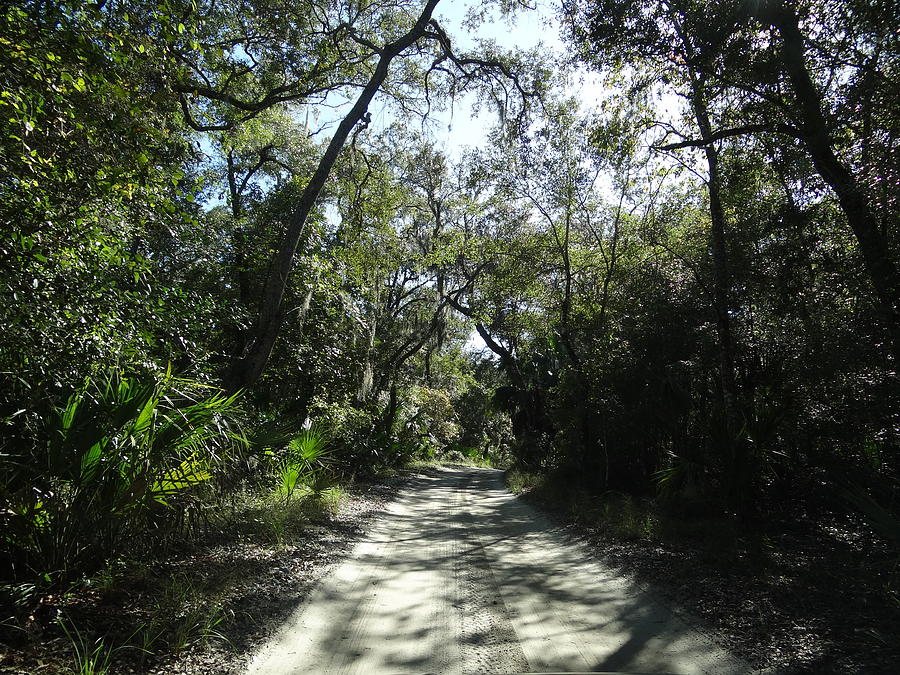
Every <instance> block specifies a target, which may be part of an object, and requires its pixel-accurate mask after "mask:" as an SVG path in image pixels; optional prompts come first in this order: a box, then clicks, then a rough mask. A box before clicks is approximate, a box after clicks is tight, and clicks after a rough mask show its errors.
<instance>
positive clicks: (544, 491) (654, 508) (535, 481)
mask: <svg viewBox="0 0 900 675" xmlns="http://www.w3.org/2000/svg"><path fill="white" fill-rule="evenodd" d="M506 486H507V488H508V489H509V491H510V492H512V493H514V494H517V495H525V496H527V497H528V498H529V499H532V500H534V501H536V502H538V503H539V504H540V505H542V506H544V507H545V508H547V509H549V510H550V511H553V512H556V513H558V514H560V515H561V516H562V517H564V518H565V519H566V520H567V521H570V522H577V523H579V524H581V525H584V526H587V527H589V528H591V529H594V530H596V531H598V532H601V533H603V534H604V535H607V536H610V537H612V538H614V539H621V540H625V541H633V540H638V539H640V540H649V541H662V542H667V543H685V542H687V543H688V544H690V545H691V546H694V547H697V548H699V549H701V550H706V551H708V553H709V554H710V555H715V556H719V555H727V554H730V553H731V552H733V548H734V545H735V542H736V539H737V538H738V537H739V535H740V533H739V532H738V531H737V529H736V526H735V524H734V522H732V521H731V520H729V519H728V518H726V517H713V516H698V515H694V516H692V517H684V516H681V515H679V514H677V513H672V512H670V511H669V510H668V509H667V508H666V506H665V504H664V503H661V502H660V501H658V500H656V499H650V498H640V497H635V496H632V495H628V494H625V493H622V492H617V491H614V490H608V491H606V492H603V493H601V494H593V493H591V492H590V491H589V490H586V489H584V488H582V487H579V486H577V485H572V484H571V481H570V479H569V477H568V476H563V475H561V474H554V473H550V474H538V473H534V472H528V471H523V470H522V469H519V468H512V469H509V470H507V472H506Z"/></svg>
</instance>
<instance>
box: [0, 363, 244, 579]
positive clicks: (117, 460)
mask: <svg viewBox="0 0 900 675" xmlns="http://www.w3.org/2000/svg"><path fill="white" fill-rule="evenodd" d="M238 414H239V410H238V408H237V406H236V396H224V395H222V394H221V393H219V392H217V391H215V390H210V389H209V388H207V387H205V386H203V385H201V384H199V383H197V382H193V381H190V380H185V379H180V378H176V377H174V376H173V375H172V374H171V372H168V373H166V374H165V375H163V376H161V377H158V376H143V377H131V376H126V375H123V374H120V373H117V372H110V373H107V374H106V375H103V376H101V377H97V378H89V379H87V380H86V381H85V383H84V385H83V386H81V387H80V388H78V389H77V390H76V391H74V392H73V393H72V394H71V395H70V396H69V397H68V399H67V400H65V402H64V403H62V404H61V405H58V406H55V407H53V409H52V412H51V414H49V415H47V416H46V417H45V420H46V422H45V423H44V425H43V426H38V427H36V429H35V436H34V439H33V442H32V443H31V444H27V445H26V444H24V443H21V442H20V443H21V445H22V446H25V447H12V448H10V449H9V450H8V451H7V452H6V453H5V454H4V456H2V457H0V462H2V464H0V469H2V473H0V481H2V482H0V490H2V492H0V502H2V503H0V506H2V513H3V515H2V519H3V521H4V522H3V528H2V533H3V534H2V535H0V536H2V540H0V541H2V545H3V547H4V548H5V549H6V553H8V554H9V556H10V559H11V560H13V564H14V565H16V566H18V567H19V569H14V570H12V571H13V573H14V574H16V575H20V574H26V575H34V573H36V572H37V573H39V574H41V575H44V576H45V577H55V578H67V577H71V576H72V575H73V574H76V573H79V572H82V571H86V570H89V569H91V568H93V567H96V566H97V565H100V564H102V563H103V561H104V560H106V559H108V558H110V557H112V556H115V555H117V554H118V553H121V552H122V550H123V548H124V547H125V546H126V545H128V546H138V547H139V546H142V545H143V546H147V545H151V544H153V543H157V542H159V541H160V540H161V538H165V535H167V534H169V533H172V532H173V531H176V530H177V529H178V528H181V527H184V526H185V525H186V523H188V522H189V520H190V518H191V513H192V510H194V507H195V506H196V505H197V499H198V497H199V493H200V492H201V491H202V490H203V489H204V488H206V489H209V488H208V487H207V486H208V485H209V484H210V483H211V479H212V478H213V477H214V476H215V475H216V474H217V472H220V471H221V470H223V469H224V468H225V467H226V466H227V465H229V464H230V462H231V461H232V460H233V459H234V458H235V457H236V456H237V455H238V454H239V453H240V452H241V450H242V449H243V448H244V446H245V441H244V439H243V436H242V435H241V433H240V431H239V427H238V424H237V417H238Z"/></svg>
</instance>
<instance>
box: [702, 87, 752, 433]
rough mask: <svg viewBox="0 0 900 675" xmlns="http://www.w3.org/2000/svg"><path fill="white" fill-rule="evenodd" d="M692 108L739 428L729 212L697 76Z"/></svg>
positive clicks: (723, 357)
mask: <svg viewBox="0 0 900 675" xmlns="http://www.w3.org/2000/svg"><path fill="white" fill-rule="evenodd" d="M691 105H692V107H693V109H694V116H695V118H696V120H697V126H698V128H699V129H700V137H701V139H702V140H703V141H705V143H704V145H703V152H704V153H705V155H706V163H707V168H708V171H709V179H708V181H707V191H708V194H709V220H710V249H711V251H712V262H713V294H712V295H713V311H714V312H715V315H716V337H717V338H718V340H719V377H720V378H721V386H722V399H723V405H724V409H725V415H726V417H727V418H728V422H729V426H730V427H735V426H737V425H738V422H739V418H740V413H739V409H738V398H739V397H738V388H737V382H736V380H735V375H734V340H733V337H732V332H731V317H730V316H729V307H730V304H731V303H730V298H729V295H730V290H729V289H730V286H731V275H730V272H729V269H728V247H727V244H726V240H725V210H724V209H723V208H722V197H721V193H720V188H721V172H720V171H719V151H718V150H717V149H716V147H715V144H714V143H713V142H711V138H712V126H711V125H710V122H709V111H708V109H707V107H706V98H705V96H704V92H703V83H702V82H701V80H700V79H699V77H698V76H697V75H696V74H695V73H691Z"/></svg>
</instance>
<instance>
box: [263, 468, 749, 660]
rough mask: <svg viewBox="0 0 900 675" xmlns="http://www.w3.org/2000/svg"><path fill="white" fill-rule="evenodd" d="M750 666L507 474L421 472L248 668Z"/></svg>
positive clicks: (457, 470)
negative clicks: (515, 491) (547, 511)
mask: <svg viewBox="0 0 900 675" xmlns="http://www.w3.org/2000/svg"><path fill="white" fill-rule="evenodd" d="M598 670H600V671H604V670H605V671H632V672H634V671H640V672H657V673H659V672H666V673H746V672H748V671H749V668H748V666H747V665H746V664H745V663H743V662H741V661H739V660H737V659H735V658H734V657H732V656H730V655H729V654H728V653H726V652H725V651H724V650H722V649H721V648H719V647H717V646H716V645H715V644H714V643H713V642H711V641H710V640H709V639H707V638H705V637H704V636H703V635H701V634H700V633H698V632H697V631H695V630H693V629H691V628H690V627H688V626H687V625H686V624H685V623H684V622H682V621H681V620H680V619H678V618H677V617H675V616H673V615H672V614H671V612H669V611H668V610H666V609H665V608H663V607H662V605H660V604H658V603H657V602H656V601H654V599H653V598H652V597H651V596H650V595H649V594H648V593H646V592H644V591H641V590H640V589H638V588H637V587H635V586H634V585H633V584H631V583H630V582H628V581H627V580H625V579H623V578H621V577H618V576H616V575H615V574H614V573H613V572H612V570H610V569H608V568H605V567H604V566H603V565H601V564H599V563H597V562H595V561H592V560H591V559H590V555H589V553H588V551H587V550H586V549H584V548H583V547H582V546H581V545H580V544H578V543H577V542H574V541H572V540H571V539H570V538H569V537H567V536H566V535H565V534H564V533H562V532H561V531H559V529H558V528H556V527H555V526H554V525H553V524H552V523H551V522H549V521H548V520H547V519H546V518H545V517H544V516H543V515H541V514H540V513H539V512H537V511H536V510H534V509H533V508H532V507H530V506H529V505H528V504H525V503H524V502H522V501H521V500H518V499H516V498H515V497H514V496H512V495H509V494H508V493H507V492H506V491H505V489H504V488H503V484H502V473H501V472H499V471H493V470H489V469H443V470H440V471H434V472H432V475H430V476H421V477H417V478H415V479H414V480H413V481H412V482H411V484H410V485H409V487H408V488H407V489H406V490H404V491H403V493H402V494H401V495H400V496H399V497H398V499H397V500H396V501H395V502H394V503H393V504H392V505H391V506H390V507H389V509H388V511H387V513H386V514H385V515H384V516H383V517H382V518H381V519H380V520H379V522H378V523H377V525H376V526H375V527H373V529H372V531H371V532H370V534H369V535H368V536H367V537H366V539H365V540H364V541H362V542H360V544H358V545H357V547H356V549H355V550H354V552H353V554H352V555H351V556H350V557H349V558H348V559H347V560H346V561H345V562H344V563H343V564H341V565H340V566H339V567H338V568H337V569H336V570H335V571H334V572H333V573H332V574H331V575H330V576H329V577H328V578H327V579H325V580H324V581H323V582H322V583H321V584H320V585H319V586H318V588H317V589H316V590H315V591H314V592H313V593H312V595H311V596H310V597H309V599H308V600H307V602H306V603H304V604H303V605H302V606H301V607H299V608H298V609H297V610H296V612H295V613H294V615H293V616H292V617H291V618H290V619H289V620H288V621H287V622H286V623H285V624H284V625H283V626H282V628H281V629H280V630H279V632H278V634H277V635H276V636H275V637H274V638H273V639H272V641H271V642H269V643H268V644H267V645H265V646H264V647H263V649H261V650H260V652H259V653H258V654H256V656H255V657H254V659H253V661H252V662H251V664H250V666H249V669H248V673H252V674H254V675H275V674H278V675H285V674H289V673H297V674H299V673H398V672H402V673H410V672H432V673H475V672H491V673H504V672H505V673H510V672H527V671H531V672H538V671H545V672H546V671H557V672H565V671H582V672H584V671H598Z"/></svg>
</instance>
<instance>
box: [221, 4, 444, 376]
mask: <svg viewBox="0 0 900 675" xmlns="http://www.w3.org/2000/svg"><path fill="white" fill-rule="evenodd" d="M438 2H439V0H428V2H427V3H426V5H425V7H424V8H423V10H422V13H421V14H420V15H419V18H418V19H417V20H416V23H415V25H414V26H413V27H412V28H411V29H410V30H409V32H407V33H406V34H405V35H403V36H402V37H400V38H398V39H397V40H395V41H394V42H391V43H389V44H388V45H386V46H385V47H383V48H382V49H381V51H380V56H379V59H378V64H377V66H376V67H375V71H374V72H373V73H372V76H371V78H370V79H369V81H368V83H367V84H366V86H365V87H364V88H363V90H362V93H361V94H360V95H359V98H358V99H357V100H356V103H354V105H353V108H351V110H350V112H349V113H347V115H346V117H344V119H343V120H341V123H340V124H339V125H338V128H337V130H336V131H335V133H334V136H333V137H332V139H331V142H330V143H329V144H328V147H327V149H326V150H325V154H323V155H322V158H321V159H320V160H319V165H318V166H317V167H316V170H315V172H314V173H313V175H312V178H310V180H309V183H307V185H306V188H305V189H304V190H303V194H302V195H301V196H300V200H299V202H298V203H297V206H296V208H295V209H294V211H293V212H292V213H291V215H290V217H289V218H288V223H287V228H286V230H285V233H284V235H283V237H282V240H281V245H280V246H279V249H278V251H276V252H275V255H274V256H273V258H272V262H271V266H270V268H269V274H268V277H267V279H266V283H265V286H264V288H263V292H262V297H261V299H260V305H259V314H258V317H257V320H256V324H255V326H254V328H253V331H252V333H251V336H250V339H249V341H248V343H247V346H246V348H245V349H244V352H243V354H242V355H241V356H239V357H237V358H236V359H235V360H234V361H232V363H231V365H230V366H229V368H228V370H227V372H226V373H225V377H224V378H223V379H224V381H223V386H224V388H225V390H226V391H229V392H233V391H237V390H238V389H241V388H244V387H249V386H251V385H252V384H253V383H255V382H256V380H257V379H259V376H260V375H261V374H262V372H263V370H264V369H265V367H266V363H267V362H268V360H269V356H270V355H271V353H272V348H273V347H274V345H275V340H276V338H277V337H278V332H279V329H280V327H281V321H282V319H283V314H284V312H283V307H282V304H283V300H284V292H285V289H286V288H287V284H288V279H289V277H290V273H291V268H292V267H293V263H294V254H295V252H296V250H297V245H298V244H299V243H300V239H301V238H302V237H303V234H304V232H305V230H306V223H307V221H308V219H309V214H310V212H311V211H312V209H313V207H314V206H315V204H316V200H317V199H318V197H319V194H320V193H321V192H322V188H323V187H324V186H325V181H326V180H328V176H329V175H330V174H331V169H332V167H334V163H335V162H336V161H337V158H338V154H339V153H340V151H341V150H342V149H343V147H344V144H345V143H346V141H347V138H348V137H349V136H350V132H351V131H352V130H353V127H355V126H356V125H357V124H358V123H359V122H360V121H361V120H363V118H364V117H365V115H366V112H367V110H368V108H369V104H370V103H371V102H372V99H373V98H374V97H375V94H376V93H377V92H378V90H379V89H380V88H381V85H382V84H384V81H385V79H386V78H387V74H388V68H389V67H390V65H391V62H392V61H393V60H394V58H395V57H396V56H398V55H399V54H400V53H401V52H402V51H403V50H404V49H407V48H408V47H410V46H412V45H413V43H415V42H416V41H417V40H418V39H419V38H421V37H422V36H423V35H424V34H425V32H426V30H427V28H428V23H429V21H431V15H432V13H433V12H434V8H435V7H436V6H437V4H438Z"/></svg>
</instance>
